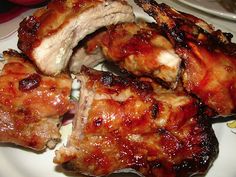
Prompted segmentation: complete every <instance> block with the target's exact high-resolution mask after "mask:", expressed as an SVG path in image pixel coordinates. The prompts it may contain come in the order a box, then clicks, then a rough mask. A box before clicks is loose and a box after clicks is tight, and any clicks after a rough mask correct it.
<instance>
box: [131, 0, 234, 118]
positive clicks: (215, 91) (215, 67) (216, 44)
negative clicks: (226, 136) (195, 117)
mask: <svg viewBox="0 0 236 177" xmlns="http://www.w3.org/2000/svg"><path fill="white" fill-rule="evenodd" d="M135 1H136V3H137V4H138V5H139V6H141V7H142V8H143V9H144V11H146V12H147V13H148V14H149V15H150V16H152V17H153V18H154V19H155V20H156V22H157V24H158V25H159V26H160V28H162V31H163V32H164V33H165V34H166V35H167V36H168V38H169V40H170V41H171V42H172V44H173V45H174V48H175V51H176V53H177V54H178V55H179V56H180V57H181V58H182V59H183V63H184V67H185V69H184V72H183V76H182V79H183V83H184V87H185V89H186V90H187V91H188V92H191V93H193V94H195V95H197V96H198V97H199V98H200V99H201V100H202V101H203V102H204V103H205V104H206V105H208V106H209V107H211V108H212V109H214V110H215V111H216V112H217V113H219V114H222V115H228V114H232V113H236V95H235V93H236V44H235V43H232V42H231V38H232V35H231V34H229V33H223V32H221V31H220V30H214V28H213V27H212V26H210V25H208V24H207V23H206V22H204V21H203V20H201V19H198V18H197V17H193V16H191V15H188V14H185V13H181V12H178V11H176V10H175V9H173V8H171V7H169V6H167V5H166V4H158V3H157V2H156V1H154V0H135Z"/></svg>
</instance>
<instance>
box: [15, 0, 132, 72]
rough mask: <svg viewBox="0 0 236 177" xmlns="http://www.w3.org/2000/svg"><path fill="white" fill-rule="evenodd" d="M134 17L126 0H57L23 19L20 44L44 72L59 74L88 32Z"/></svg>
mask: <svg viewBox="0 0 236 177" xmlns="http://www.w3.org/2000/svg"><path fill="white" fill-rule="evenodd" d="M133 20H134V15H133V11H132V8H131V6H129V5H128V4H127V2H126V1H123V0H65V1H61V0H53V1H52V2H50V3H49V4H48V5H47V7H44V8H41V9H39V10H37V11H36V12H35V13H34V14H33V16H30V17H28V18H26V19H24V20H23V21H22V22H21V23H20V28H19V30H18V36H19V41H18V47H19V48H20V49H21V50H22V51H23V52H24V53H25V54H26V55H27V56H28V57H29V58H30V59H32V60H33V61H34V62H35V63H36V65H37V66H38V67H39V69H40V70H41V71H42V72H44V73H46V74H49V75H56V74H58V73H60V72H61V71H62V70H64V69H66V67H67V64H68V62H69V59H70V57H71V55H72V51H73V48H74V47H75V46H76V45H77V44H78V42H79V41H80V40H81V39H83V38H84V37H85V36H86V35H87V34H90V33H92V32H94V31H95V30H97V29H98V28H101V27H103V26H107V25H111V24H117V23H119V22H128V21H133Z"/></svg>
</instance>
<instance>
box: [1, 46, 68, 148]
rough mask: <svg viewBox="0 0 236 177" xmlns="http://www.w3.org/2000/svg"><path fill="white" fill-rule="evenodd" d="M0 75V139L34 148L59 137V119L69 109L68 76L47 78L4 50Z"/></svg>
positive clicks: (11, 51) (11, 52) (24, 60)
mask: <svg viewBox="0 0 236 177" xmlns="http://www.w3.org/2000/svg"><path fill="white" fill-rule="evenodd" d="M3 54H4V58H5V60H6V62H7V63H6V64H5V65H4V67H3V70H2V72H1V75H0V98H1V99H0V142H7V143H14V144H17V145H20V146H23V147H27V148H31V149H34V150H37V151H39V150H43V149H45V148H46V147H49V148H53V147H54V146H55V145H56V144H57V143H58V141H59V140H60V133H59V128H60V119H59V116H62V115H63V114H64V113H65V112H67V111H68V110H69V108H70V101H69V95H70V91H71V79H70V77H69V76H68V75H65V74H60V75H58V76H57V77H48V76H44V75H42V74H40V73H39V72H38V71H37V69H36V68H35V66H33V65H32V64H31V62H29V60H27V59H25V57H24V56H23V55H21V54H19V53H17V52H16V51H13V50H9V51H5V52H4V53H3Z"/></svg>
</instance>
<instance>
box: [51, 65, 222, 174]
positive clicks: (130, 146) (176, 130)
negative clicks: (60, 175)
mask: <svg viewBox="0 0 236 177" xmlns="http://www.w3.org/2000/svg"><path fill="white" fill-rule="evenodd" d="M77 79H78V80H79V81H80V82H81V90H80V100H79V103H78V111H77V113H76V116H75V119H74V122H73V131H72V134H71V135H70V137H69V140H68V143H67V145H66V146H65V147H61V148H60V149H59V150H57V151H56V156H55V158H54V162H55V163H57V164H61V165H62V167H63V168H65V169H66V170H70V171H74V172H79V173H82V174H86V175H91V176H104V175H108V174H110V173H112V172H114V171H117V170H122V169H125V168H132V169H135V170H137V171H138V172H139V173H140V174H142V175H144V176H150V177H154V176H158V177H187V176H191V175H192V174H204V173H206V171H207V169H208V168H209V166H210V165H211V163H212V162H213V160H214V159H215V157H216V156H217V153H218V142H217V139H216V137H215V135H214V132H213V130H212V127H211V124H210V122H209V119H208V118H207V117H205V115H203V114H201V111H200V110H199V104H198V101H197V100H196V99H194V98H191V97H189V96H186V95H185V93H184V92H182V91H178V92H173V91H171V90H165V89H163V88H161V87H160V86H159V85H157V84H156V83H155V82H153V81H152V80H151V79H150V78H141V79H140V80H138V79H134V78H128V77H121V76H114V75H113V74H111V73H109V72H102V71H95V70H93V69H88V68H85V67H82V70H81V73H80V74H79V75H78V78H77Z"/></svg>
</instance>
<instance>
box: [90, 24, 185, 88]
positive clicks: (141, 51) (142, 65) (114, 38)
mask: <svg viewBox="0 0 236 177" xmlns="http://www.w3.org/2000/svg"><path fill="white" fill-rule="evenodd" d="M96 47H101V48H102V51H103V54H104V55H105V57H106V58H107V59H108V60H109V61H112V62H115V63H116V64H117V65H118V66H119V67H120V68H121V69H123V70H126V71H128V72H130V73H132V74H134V75H135V76H139V77H140V76H149V77H151V78H154V79H156V80H158V81H161V82H163V84H165V85H166V86H168V87H171V88H175V87H176V83H177V81H178V75H179V71H180V63H181V59H180V58H179V56H178V55H177V54H175V51H174V48H173V47H172V44H171V43H170V42H169V40H168V39H167V38H166V37H165V36H164V35H163V34H161V32H160V30H158V27H157V25H155V24H148V23H145V22H139V23H125V24H120V25H113V26H111V27H109V28H108V29H107V31H105V32H103V33H102V34H99V35H97V36H96V37H94V38H92V39H90V40H89V42H88V43H87V52H88V53H91V52H92V51H93V50H94V48H96Z"/></svg>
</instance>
